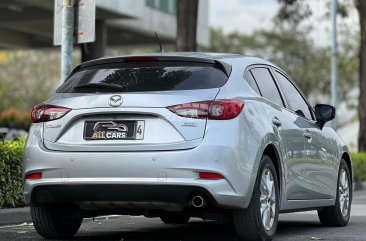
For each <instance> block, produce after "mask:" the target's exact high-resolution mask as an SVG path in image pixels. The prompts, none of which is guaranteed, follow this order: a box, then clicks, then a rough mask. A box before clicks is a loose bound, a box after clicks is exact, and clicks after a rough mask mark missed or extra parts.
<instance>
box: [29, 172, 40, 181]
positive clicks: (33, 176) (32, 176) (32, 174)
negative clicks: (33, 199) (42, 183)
mask: <svg viewBox="0 0 366 241" xmlns="http://www.w3.org/2000/svg"><path fill="white" fill-rule="evenodd" d="M41 178H42V173H40V172H36V173H30V174H28V175H27V176H26V177H25V179H27V180H29V179H41Z"/></svg>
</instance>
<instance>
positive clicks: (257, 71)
mask: <svg viewBox="0 0 366 241" xmlns="http://www.w3.org/2000/svg"><path fill="white" fill-rule="evenodd" d="M251 71H252V73H253V76H254V79H255V80H256V82H257V84H258V87H259V89H260V92H261V93H262V96H263V97H264V98H266V99H268V100H270V101H272V102H273V103H276V104H278V105H280V106H284V104H283V102H282V98H281V95H280V93H279V91H278V88H277V86H276V84H275V82H274V80H273V78H272V75H271V73H270V72H269V70H268V69H267V68H254V69H251Z"/></svg>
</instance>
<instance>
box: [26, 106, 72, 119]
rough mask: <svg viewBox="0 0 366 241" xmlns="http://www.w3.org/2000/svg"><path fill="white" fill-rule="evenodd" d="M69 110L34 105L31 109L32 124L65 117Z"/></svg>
mask: <svg viewBox="0 0 366 241" xmlns="http://www.w3.org/2000/svg"><path fill="white" fill-rule="evenodd" d="M70 110H71V109H69V108H65V107H60V106H54V105H42V104H41V105H36V106H34V107H33V108H32V113H31V117H32V122H33V123H39V122H47V121H52V120H57V119H60V118H61V117H63V116H64V115H66V114H67V113H68V112H69V111H70Z"/></svg>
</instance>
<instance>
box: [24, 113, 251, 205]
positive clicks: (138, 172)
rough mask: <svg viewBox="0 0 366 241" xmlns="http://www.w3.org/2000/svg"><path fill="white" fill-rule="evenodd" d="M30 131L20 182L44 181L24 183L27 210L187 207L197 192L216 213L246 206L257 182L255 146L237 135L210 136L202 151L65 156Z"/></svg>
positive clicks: (201, 148)
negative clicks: (59, 205) (85, 204)
mask: <svg viewBox="0 0 366 241" xmlns="http://www.w3.org/2000/svg"><path fill="white" fill-rule="evenodd" d="M233 121H234V120H233ZM33 127H34V128H32V129H31V132H30V133H29V138H28V140H27V143H26V147H25V151H24V161H23V178H24V177H25V176H26V175H27V174H29V173H33V172H41V173H42V178H41V179H37V180H25V181H24V197H25V201H26V203H28V204H35V203H37V202H48V203H52V202H54V203H56V202H78V201H120V202H123V201H136V202H138V201H141V202H143V201H147V202H163V203H169V202H172V203H179V204H184V203H188V197H189V195H190V194H191V192H195V191H200V192H203V193H205V194H206V195H207V198H209V199H211V203H212V204H214V205H217V206H219V207H224V208H246V207H247V206H248V205H249V202H250V199H251V195H252V191H253V185H254V181H255V178H256V168H257V167H256V166H255V165H256V162H255V160H256V156H255V155H254V156H253V153H255V152H253V151H250V150H253V149H254V147H253V146H250V145H244V144H241V143H239V142H238V141H237V139H236V136H235V135H238V134H237V131H236V130H235V129H233V128H231V129H228V130H224V131H226V133H225V134H227V133H228V132H229V131H230V132H232V133H231V136H233V138H231V139H223V138H222V136H223V133H221V132H218V131H211V132H210V131H208V132H207V133H206V136H205V138H204V140H203V141H202V143H201V144H200V145H198V146H197V147H195V148H192V149H186V150H175V151H144V152H133V151H131V152H66V151H50V150H47V149H46V148H45V147H44V145H43V143H42V139H41V138H40V137H39V136H40V132H41V130H42V128H41V127H37V126H33ZM228 127H230V126H229V125H228ZM37 128H38V129H37ZM37 132H38V133H37ZM245 140H246V139H245ZM253 143H254V142H249V141H248V144H253ZM254 144H255V143H254ZM239 145H240V147H238V146H239ZM256 148H257V147H256ZM202 171H203V172H214V173H218V174H221V175H222V176H223V177H224V179H221V180H204V179H200V178H199V172H202ZM42 190H43V191H44V192H41V191H42ZM42 193H44V196H43V194H42ZM145 199H146V200H145Z"/></svg>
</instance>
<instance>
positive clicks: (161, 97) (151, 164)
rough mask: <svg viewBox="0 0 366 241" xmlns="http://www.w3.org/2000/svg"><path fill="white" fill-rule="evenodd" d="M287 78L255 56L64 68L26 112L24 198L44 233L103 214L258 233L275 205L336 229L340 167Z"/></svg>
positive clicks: (326, 112)
mask: <svg viewBox="0 0 366 241" xmlns="http://www.w3.org/2000/svg"><path fill="white" fill-rule="evenodd" d="M334 116H335V109H334V108H333V107H332V106H329V105H316V106H315V108H314V109H313V108H312V107H311V106H310V105H309V104H308V102H307V101H306V99H305V98H304V96H303V95H302V93H301V92H300V91H299V89H298V88H297V87H296V85H295V84H294V83H293V81H292V80H291V79H290V78H289V77H288V76H287V75H286V74H285V73H284V72H283V71H282V70H281V69H280V68H278V67H276V66H274V65H273V64H271V63H270V62H267V61H265V60H262V59H260V58H255V57H248V56H241V55H232V54H210V53H166V54H156V55H146V56H127V57H117V58H106V59H99V60H95V61H90V62H87V63H83V64H81V65H80V66H78V67H77V68H76V69H75V70H74V71H73V72H72V74H71V75H70V77H69V78H68V79H67V80H66V81H65V83H64V84H63V85H62V86H61V87H60V88H59V89H58V90H57V91H56V93H55V94H54V95H53V96H52V97H51V98H50V99H49V100H47V101H46V102H45V103H42V104H40V105H37V106H35V107H34V108H33V110H32V121H33V124H32V126H31V129H30V132H29V138H28V141H27V143H26V147H25V153H24V174H23V177H24V195H25V200H26V202H27V203H28V204H30V205H31V214H32V219H33V223H34V227H35V229H36V230H37V232H38V233H39V234H40V235H42V236H43V237H45V238H50V239H53V238H69V237H71V236H73V235H75V234H76V232H77V231H78V229H79V227H80V224H81V222H82V219H83V218H84V217H93V216H98V215H104V214H125V215H145V216H146V217H160V218H161V220H162V221H163V222H165V223H186V222H188V221H189V219H190V217H201V218H206V219H212V218H214V219H224V218H225V219H230V220H233V223H234V226H235V229H236V232H237V235H238V238H239V239H240V240H271V239H272V237H273V236H274V235H275V232H276V228H277V223H278V216H279V214H280V213H281V212H294V211H299V210H311V209H313V210H318V214H319V219H320V221H321V223H322V224H323V225H325V226H344V225H347V223H348V220H349V217H350V210H351V201H352V162H351V158H350V156H349V153H348V149H347V147H346V146H345V145H344V143H343V142H342V140H341V139H340V138H339V136H338V135H337V134H336V132H335V131H333V130H332V129H331V128H328V127H324V124H325V123H326V122H327V121H330V120H332V119H333V118H334Z"/></svg>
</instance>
